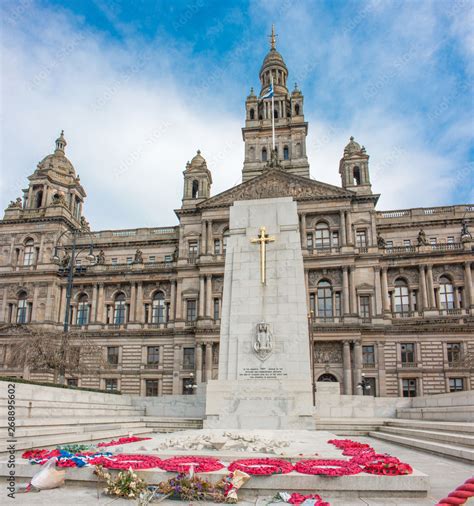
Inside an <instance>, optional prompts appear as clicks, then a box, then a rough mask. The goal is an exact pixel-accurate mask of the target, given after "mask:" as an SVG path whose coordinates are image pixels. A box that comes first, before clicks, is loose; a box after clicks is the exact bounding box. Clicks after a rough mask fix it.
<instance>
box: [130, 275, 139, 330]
mask: <svg viewBox="0 0 474 506" xmlns="http://www.w3.org/2000/svg"><path fill="white" fill-rule="evenodd" d="M136 307H137V285H136V283H135V282H132V283H130V321H131V322H134V321H135V319H136Z"/></svg>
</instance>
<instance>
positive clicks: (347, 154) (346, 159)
mask: <svg viewBox="0 0 474 506" xmlns="http://www.w3.org/2000/svg"><path fill="white" fill-rule="evenodd" d="M339 174H340V175H341V180H342V187H343V188H347V189H349V190H353V191H356V192H357V193H361V194H368V193H369V194H370V193H372V190H371V185H370V177H369V155H368V154H367V153H366V151H365V148H364V146H361V145H360V144H359V143H358V142H356V141H355V140H354V137H351V138H350V139H349V143H348V144H347V145H346V147H345V148H344V155H343V156H342V158H341V161H340V162H339Z"/></svg>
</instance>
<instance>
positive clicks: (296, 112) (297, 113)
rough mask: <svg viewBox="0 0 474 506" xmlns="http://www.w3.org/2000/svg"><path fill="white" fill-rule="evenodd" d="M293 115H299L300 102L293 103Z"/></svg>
mask: <svg viewBox="0 0 474 506" xmlns="http://www.w3.org/2000/svg"><path fill="white" fill-rule="evenodd" d="M295 115H296V116H299V115H300V104H296V105H295Z"/></svg>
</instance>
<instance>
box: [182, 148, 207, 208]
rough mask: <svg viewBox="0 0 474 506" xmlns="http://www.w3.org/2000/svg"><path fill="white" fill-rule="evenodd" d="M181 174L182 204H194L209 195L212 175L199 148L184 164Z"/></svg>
mask: <svg viewBox="0 0 474 506" xmlns="http://www.w3.org/2000/svg"><path fill="white" fill-rule="evenodd" d="M183 175H184V191H183V205H186V206H194V205H196V204H197V203H199V202H202V201H203V200H205V199H207V198H209V197H210V192H211V185H212V175H211V171H210V170H209V169H208V168H207V163H206V160H205V158H204V157H203V156H202V155H201V151H200V150H198V151H197V153H196V155H195V156H194V157H193V159H192V160H191V161H190V162H188V163H187V164H186V170H185V171H184V172H183Z"/></svg>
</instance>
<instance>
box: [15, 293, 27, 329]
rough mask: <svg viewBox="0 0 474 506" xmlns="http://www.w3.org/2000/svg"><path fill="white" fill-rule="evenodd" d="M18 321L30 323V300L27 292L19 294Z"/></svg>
mask: <svg viewBox="0 0 474 506" xmlns="http://www.w3.org/2000/svg"><path fill="white" fill-rule="evenodd" d="M16 322H17V323H28V300H27V294H26V292H20V293H19V294H18V308H17V311H16Z"/></svg>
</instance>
